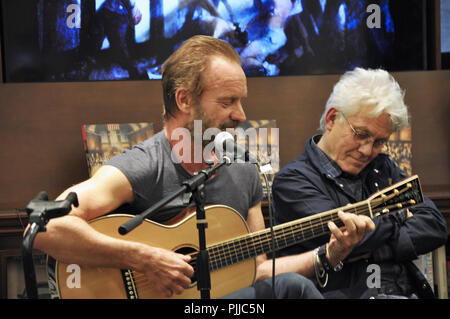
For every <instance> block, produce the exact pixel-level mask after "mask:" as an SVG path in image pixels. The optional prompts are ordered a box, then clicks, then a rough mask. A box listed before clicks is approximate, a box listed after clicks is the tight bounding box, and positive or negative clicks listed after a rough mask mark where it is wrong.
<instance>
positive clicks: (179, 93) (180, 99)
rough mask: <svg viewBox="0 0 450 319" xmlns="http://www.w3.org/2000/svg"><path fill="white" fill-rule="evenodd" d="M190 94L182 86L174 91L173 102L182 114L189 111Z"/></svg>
mask: <svg viewBox="0 0 450 319" xmlns="http://www.w3.org/2000/svg"><path fill="white" fill-rule="evenodd" d="M191 101H192V99H191V95H190V93H189V92H188V90H186V89H185V88H184V87H180V88H178V89H177V90H176V92H175V102H176V103H177V106H178V109H179V110H180V112H182V113H184V114H190V113H191V106H192V105H191Z"/></svg>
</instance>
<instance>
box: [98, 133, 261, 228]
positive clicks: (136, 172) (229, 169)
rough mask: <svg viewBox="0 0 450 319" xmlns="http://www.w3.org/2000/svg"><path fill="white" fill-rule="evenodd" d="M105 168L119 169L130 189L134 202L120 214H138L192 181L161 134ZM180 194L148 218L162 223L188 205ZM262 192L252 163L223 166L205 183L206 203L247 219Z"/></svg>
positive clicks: (137, 146) (109, 163)
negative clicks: (131, 189)
mask: <svg viewBox="0 0 450 319" xmlns="http://www.w3.org/2000/svg"><path fill="white" fill-rule="evenodd" d="M106 165H112V166H114V167H116V168H118V169H119V170H121V171H122V172H123V173H124V174H125V176H126V177H127V178H128V180H129V181H130V183H131V186H132V187H133V192H134V202H133V203H132V204H131V205H124V206H122V207H121V208H120V211H121V212H128V213H130V214H137V213H140V212H142V211H144V210H146V209H147V208H149V207H150V206H152V205H153V204H155V203H157V202H158V201H160V200H161V199H163V198H165V197H166V196H167V195H169V194H173V193H174V192H175V191H177V190H178V189H179V187H180V186H181V184H182V183H183V182H184V181H186V180H187V179H189V178H191V177H192V175H191V174H189V173H188V172H187V171H186V170H185V169H184V168H183V167H182V166H181V165H180V164H178V163H174V162H173V161H172V158H171V147H170V144H169V141H168V140H167V138H166V136H165V134H164V131H160V132H159V133H157V134H155V135H154V136H153V137H151V138H149V139H148V140H146V141H144V142H142V143H140V144H138V145H136V146H135V147H133V148H132V149H131V150H126V151H125V152H123V153H122V154H120V155H117V156H115V157H113V158H112V159H110V160H109V161H108V162H107V163H106ZM184 197H186V196H183V195H180V196H178V197H177V198H175V199H174V200H173V201H172V202H170V203H168V204H167V205H166V206H164V207H163V208H161V210H159V211H157V212H156V213H155V214H154V215H153V216H152V217H150V219H152V220H154V221H156V222H160V223H162V222H165V221H167V220H169V219H171V218H172V217H174V216H176V215H177V214H178V213H180V212H181V211H182V210H183V209H184V208H186V207H187V206H194V205H195V203H194V201H191V203H190V205H187V204H186V201H185V198H184ZM262 197H263V192H262V185H261V179H260V177H259V174H258V170H257V169H256V167H255V166H254V165H253V164H247V163H233V164H231V165H229V166H222V167H221V168H219V170H218V171H217V174H216V176H215V177H214V178H211V179H209V180H208V181H207V182H206V183H205V204H206V205H209V204H221V205H227V206H230V207H232V208H234V209H235V210H236V211H237V212H239V213H240V214H241V215H242V217H243V218H244V219H247V214H248V210H249V208H251V207H253V206H254V205H256V204H257V203H259V202H260V201H261V200H262Z"/></svg>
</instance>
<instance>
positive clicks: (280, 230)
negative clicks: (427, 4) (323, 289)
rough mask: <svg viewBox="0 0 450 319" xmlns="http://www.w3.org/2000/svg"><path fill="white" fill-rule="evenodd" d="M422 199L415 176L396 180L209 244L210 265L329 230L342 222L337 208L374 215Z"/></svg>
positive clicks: (215, 266) (228, 262) (217, 266)
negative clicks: (358, 197) (355, 198)
mask: <svg viewBox="0 0 450 319" xmlns="http://www.w3.org/2000/svg"><path fill="white" fill-rule="evenodd" d="M421 202H423V196H422V193H421V190H420V184H419V180H418V177H417V176H414V177H411V178H409V179H407V180H405V181H402V182H399V183H397V184H395V185H393V186H391V187H388V188H387V189H385V190H383V191H382V192H378V193H377V194H374V195H372V196H371V197H369V198H368V199H366V200H364V201H361V202H358V203H355V204H351V205H347V206H343V207H338V208H336V209H332V210H329V211H326V212H323V213H319V214H314V215H312V216H309V217H306V218H301V219H298V220H294V221H292V222H288V223H285V224H281V225H278V226H275V227H273V236H272V230H271V229H270V228H267V229H264V230H261V231H258V232H255V233H251V234H247V235H244V236H241V237H238V238H234V239H232V240H229V241H226V242H222V243H217V244H214V245H212V246H209V247H208V253H209V257H210V269H211V270H216V269H220V268H222V267H226V266H229V265H233V264H235V263H238V262H240V261H243V260H246V259H249V258H253V257H256V256H258V255H261V254H264V253H269V252H274V251H277V250H280V249H283V248H286V247H290V246H293V245H295V244H298V243H301V242H303V241H307V240H310V239H312V238H316V237H319V236H322V235H326V234H329V233H330V231H329V228H328V223H329V222H334V223H335V224H336V226H338V227H341V226H343V222H342V221H341V219H340V218H339V216H338V212H339V211H343V212H348V213H353V214H356V215H365V216H368V217H370V218H372V219H373V218H375V217H377V216H380V215H385V214H389V213H392V212H395V211H398V210H400V209H403V208H405V207H411V206H415V205H417V204H419V203H421Z"/></svg>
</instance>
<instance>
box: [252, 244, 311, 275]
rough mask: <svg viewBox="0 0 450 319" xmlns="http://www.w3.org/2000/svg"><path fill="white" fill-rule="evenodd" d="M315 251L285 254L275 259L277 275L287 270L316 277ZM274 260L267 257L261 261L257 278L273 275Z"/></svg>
mask: <svg viewBox="0 0 450 319" xmlns="http://www.w3.org/2000/svg"><path fill="white" fill-rule="evenodd" d="M313 260H314V259H313V251H308V252H305V253H302V254H297V255H291V256H284V257H280V258H276V260H275V275H279V274H282V273H286V272H294V273H298V274H300V275H303V276H305V277H308V278H312V277H314V263H313ZM272 273H273V260H272V259H267V260H266V261H264V262H263V263H261V264H260V265H259V266H258V268H257V272H256V280H257V281H258V280H262V279H266V278H269V277H271V276H272Z"/></svg>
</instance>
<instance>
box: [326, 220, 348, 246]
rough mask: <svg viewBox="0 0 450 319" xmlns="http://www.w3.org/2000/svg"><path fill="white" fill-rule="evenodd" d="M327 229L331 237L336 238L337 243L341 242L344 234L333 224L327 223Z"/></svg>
mask: <svg viewBox="0 0 450 319" xmlns="http://www.w3.org/2000/svg"><path fill="white" fill-rule="evenodd" d="M328 229H329V230H330V232H331V234H332V236H334V237H335V238H336V240H337V241H342V240H343V238H344V234H343V233H342V231H341V230H340V229H339V228H338V227H337V226H336V224H335V223H333V222H328Z"/></svg>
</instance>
